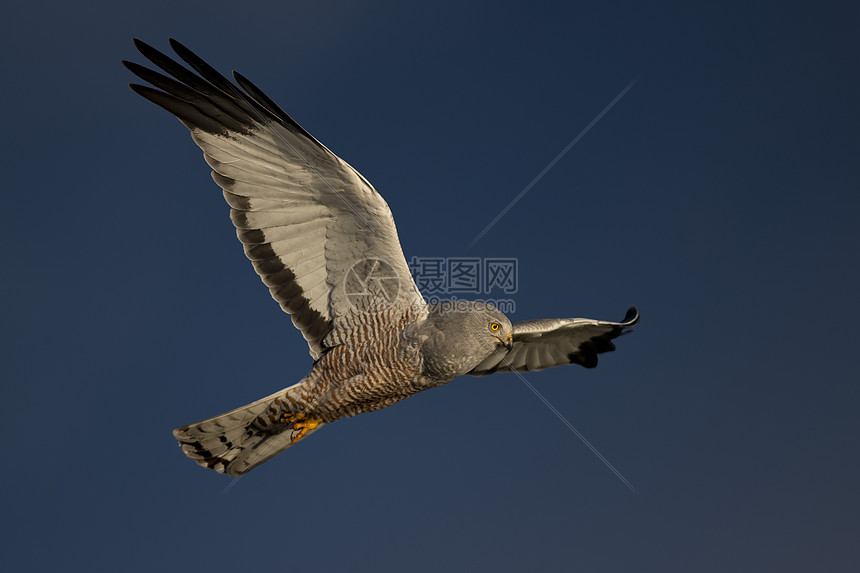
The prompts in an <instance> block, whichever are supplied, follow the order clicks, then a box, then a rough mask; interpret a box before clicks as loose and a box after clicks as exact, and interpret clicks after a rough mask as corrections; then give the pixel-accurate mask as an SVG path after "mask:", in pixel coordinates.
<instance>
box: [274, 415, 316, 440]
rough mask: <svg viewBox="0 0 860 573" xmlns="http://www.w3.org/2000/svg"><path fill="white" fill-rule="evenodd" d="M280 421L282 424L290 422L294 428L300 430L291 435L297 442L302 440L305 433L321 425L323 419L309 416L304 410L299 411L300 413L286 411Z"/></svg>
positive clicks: (291, 438)
mask: <svg viewBox="0 0 860 573" xmlns="http://www.w3.org/2000/svg"><path fill="white" fill-rule="evenodd" d="M280 422H281V423H282V424H290V426H291V427H292V429H293V430H298V433H297V434H294V435H292V436H291V437H290V441H291V442H292V443H294V444H295V443H296V442H298V441H299V440H301V439H302V438H303V437H304V436H305V434H307V433H308V432H310V431H311V430H313V429H315V428H316V427H317V426H319V425H320V424H321V423H322V419H321V418H309V417H308V416H307V414H305V413H304V412H299V413H298V414H287V413H284V414H281V419H280Z"/></svg>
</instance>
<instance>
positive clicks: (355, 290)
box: [123, 39, 423, 359]
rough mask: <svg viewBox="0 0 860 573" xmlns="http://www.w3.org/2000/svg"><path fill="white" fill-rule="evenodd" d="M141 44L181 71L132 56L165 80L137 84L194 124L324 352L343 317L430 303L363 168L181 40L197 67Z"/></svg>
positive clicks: (238, 218)
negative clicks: (374, 309) (372, 309)
mask: <svg viewBox="0 0 860 573" xmlns="http://www.w3.org/2000/svg"><path fill="white" fill-rule="evenodd" d="M134 42H135V45H136V46H137V48H138V50H140V52H141V54H143V55H144V56H145V57H146V58H147V59H149V60H150V61H151V62H152V63H154V64H155V65H156V66H158V67H159V68H161V69H162V70H163V71H164V72H166V73H167V74H169V75H170V76H172V77H168V76H167V75H164V74H162V73H159V72H156V71H153V70H150V69H148V68H145V67H143V66H140V65H138V64H135V63H133V62H127V61H123V64H125V66H126V67H127V68H128V69H130V70H131V71H132V72H133V73H134V74H136V75H137V76H138V77H140V78H141V79H143V80H144V81H146V82H149V83H150V84H152V85H153V86H155V87H156V88H158V89H153V88H151V87H148V86H142V85H137V84H130V87H131V89H132V90H134V91H135V92H136V93H138V94H140V95H141V96H143V97H145V98H146V99H148V100H150V101H152V102H153V103H156V104H158V105H159V106H161V107H163V108H164V109H166V110H167V111H169V112H170V113H172V114H174V115H175V116H176V117H177V118H179V120H180V121H181V122H182V123H183V124H185V126H186V127H188V129H190V130H191V136H192V138H193V139H194V141H195V143H197V145H198V146H200V148H201V149H202V150H203V154H204V157H205V159H206V162H207V163H208V164H209V165H210V166H211V167H212V169H213V171H212V178H213V179H215V182H216V183H218V185H219V186H221V188H222V189H223V190H224V197H225V198H226V199H227V203H229V205H230V207H231V208H232V209H231V211H230V217H231V219H232V220H233V224H234V225H235V226H236V232H237V234H238V236H239V240H240V241H242V243H243V245H244V247H245V254H246V255H247V256H248V258H249V259H251V262H252V263H253V265H254V268H255V269H256V271H257V273H258V274H259V275H260V277H261V278H262V279H263V282H264V283H265V284H266V286H268V287H269V291H270V292H271V294H272V297H273V298H274V299H275V300H276V301H277V302H278V303H280V305H281V308H283V309H284V311H286V312H287V313H288V314H290V315H291V317H292V320H293V324H295V325H296V327H297V328H299V330H301V332H302V334H303V335H304V337H305V339H306V340H307V341H308V345H309V346H310V353H311V356H313V357H314V359H317V358H319V357H320V356H321V355H322V353H323V352H324V351H325V350H326V348H325V343H324V341H323V339H324V338H325V336H326V334H327V333H328V332H329V331H331V330H332V328H334V327H336V326H337V321H338V318H339V317H342V316H344V315H346V314H349V313H350V312H352V311H356V310H357V311H361V310H365V309H367V307H370V306H375V307H378V306H379V305H384V306H386V307H388V306H401V307H407V306H411V305H416V304H419V305H420V304H423V299H422V298H421V295H420V293H419V291H418V288H417V287H416V286H415V283H414V282H413V280H412V276H411V275H410V273H409V268H408V266H407V264H406V260H405V258H404V256H403V252H402V250H401V248H400V241H399V239H398V237H397V230H396V228H395V226H394V218H393V217H392V216H391V210H390V209H389V208H388V205H387V204H386V202H385V200H384V199H383V198H382V197H381V196H380V195H379V193H377V192H376V190H375V189H374V188H373V186H372V185H371V184H370V183H369V182H368V181H367V180H366V179H365V178H364V177H362V176H361V174H359V173H358V172H357V171H356V170H355V169H353V168H352V167H350V166H349V165H348V164H347V163H346V162H345V161H343V160H342V159H340V158H339V157H337V156H336V155H335V154H333V153H332V152H331V151H329V150H328V149H327V148H326V147H325V146H324V145H322V144H321V143H320V142H319V141H317V140H316V139H314V137H313V136H311V135H310V134H309V133H308V132H307V131H305V130H304V129H303V128H302V127H301V126H300V125H299V124H297V123H296V122H295V121H293V119H292V118H291V117H290V116H288V115H287V114H286V113H285V112H284V111H283V110H282V109H281V108H279V107H278V106H277V105H276V104H275V103H274V102H273V101H272V100H271V99H269V98H268V97H267V96H266V95H265V94H264V93H263V92H262V91H260V90H259V89H258V88H257V87H256V86H254V84H252V83H251V82H250V81H248V80H247V79H245V78H244V77H242V76H241V75H240V74H238V73H236V72H234V73H233V77H234V78H235V80H236V82H237V83H238V84H239V86H241V89H240V88H239V87H237V86H236V85H235V84H233V83H232V82H231V81H229V80H228V79H227V78H225V77H224V76H222V75H221V74H220V73H218V72H217V71H216V70H215V69H213V68H212V67H211V66H209V65H208V64H206V62H204V61H203V60H201V59H200V58H199V57H197V56H196V55H195V54H194V53H192V52H191V51H190V50H189V49H188V48H186V47H185V46H183V45H182V44H180V43H179V42H177V41H175V40H173V39H171V40H170V45H171V46H172V47H173V49H174V51H175V52H176V53H177V54H178V55H179V57H180V58H181V59H182V60H184V61H185V62H186V63H187V64H188V65H189V66H191V68H193V70H194V72H192V71H191V70H189V69H187V68H186V67H184V66H182V65H180V64H179V63H177V62H175V61H174V60H172V59H171V58H169V57H168V56H166V55H164V54H162V53H161V52H159V51H158V50H156V49H155V48H152V47H151V46H149V45H147V44H145V43H144V42H141V41H139V40H135V41H134ZM195 72H196V73H195ZM243 90H244V91H243Z"/></svg>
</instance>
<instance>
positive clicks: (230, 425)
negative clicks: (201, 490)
mask: <svg viewBox="0 0 860 573" xmlns="http://www.w3.org/2000/svg"><path fill="white" fill-rule="evenodd" d="M302 384H303V382H299V384H296V385H295V386H290V387H289V388H285V389H283V390H281V391H280V392H276V393H274V394H272V395H271V396H267V397H266V398H263V399H261V400H257V401H256V402H253V403H251V404H248V405H246V406H242V407H241V408H237V409H235V410H233V411H231V412H227V413H226V414H221V415H220V416H215V417H214V418H209V419H208V420H203V421H202V422H197V423H196V424H190V425H188V426H182V427H180V428H176V429H175V430H173V436H174V437H175V438H176V439H177V440H179V445H180V446H181V447H182V451H183V452H184V453H185V455H186V456H188V457H189V458H191V459H192V460H194V461H195V462H197V463H198V464H199V465H201V466H203V467H204V468H209V469H211V470H215V471H216V472H218V473H223V474H227V475H231V476H240V475H242V474H244V473H246V472H248V471H250V470H251V469H253V468H255V467H257V466H258V465H260V464H262V463H263V462H265V461H266V460H269V459H270V458H273V457H274V456H276V455H278V454H279V453H281V452H283V451H284V450H286V449H287V448H289V447H290V446H292V445H293V444H294V443H296V442H298V441H299V440H302V439H304V438H306V437H307V436H308V435H310V434H311V433H313V432H315V431H316V430H318V429H319V428H320V427H321V426H322V425H323V423H322V422H321V421H319V420H312V419H306V417H305V415H304V414H303V413H302V412H296V413H292V414H286V413H284V412H289V410H290V408H287V400H285V397H286V396H287V394H288V393H289V392H290V390H292V389H298V387H299V386H300V385H302Z"/></svg>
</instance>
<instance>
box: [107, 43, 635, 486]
mask: <svg viewBox="0 0 860 573" xmlns="http://www.w3.org/2000/svg"><path fill="white" fill-rule="evenodd" d="M134 43H135V46H136V47H137V49H138V50H139V51H140V53H141V54H143V56H145V57H146V58H147V59H148V60H149V61H150V62H152V63H153V64H155V66H157V67H158V68H160V69H161V70H162V72H164V73H162V72H159V71H155V70H152V69H149V68H146V67H144V66H141V65H139V64H136V63H134V62H129V61H123V64H124V65H125V66H126V67H127V68H128V69H129V70H131V71H132V72H133V73H134V74H135V75H137V76H138V77H139V78H140V79H142V80H144V81H145V82H147V83H149V84H150V85H151V86H152V87H150V86H146V85H140V84H130V87H131V89H132V90H133V91H135V92H136V93H137V94H139V95H141V96H143V97H144V98H146V99H148V100H150V101H151V102H153V103H155V104H157V105H159V106H161V107H162V108H164V109H166V110H167V111H169V112H170V113H172V114H173V115H175V116H176V117H177V118H178V119H179V121H181V122H182V123H183V124H184V125H185V126H186V127H187V128H188V129H189V130H190V131H191V137H192V139H193V140H194V142H195V143H196V144H197V145H198V146H200V148H201V149H202V150H203V156H204V158H205V159H206V162H207V163H208V164H209V165H210V166H211V167H212V178H213V179H214V180H215V182H216V183H217V184H218V185H219V186H220V187H221V189H222V190H223V192H224V198H225V199H226V200H227V203H228V204H229V205H230V208H231V209H230V217H231V219H232V221H233V223H234V225H235V226H236V233H237V235H238V237H239V240H240V241H241V242H242V244H243V246H244V249H245V254H246V255H247V257H248V258H249V259H250V260H251V263H252V264H253V266H254V269H255V270H256V271H257V274H259V275H260V278H261V279H262V280H263V282H264V283H265V285H266V286H267V287H268V288H269V292H270V293H271V295H272V297H273V298H274V299H275V300H276V301H277V302H278V303H279V304H280V306H281V308H282V309H283V310H284V311H285V312H286V313H287V314H289V315H290V317H291V318H292V321H293V324H294V325H295V326H296V328H298V329H299V330H300V331H301V333H302V335H304V338H305V340H306V341H307V343H308V347H309V350H310V354H311V357H312V358H313V366H312V368H311V370H310V372H309V373H308V375H307V376H306V377H305V378H304V379H303V380H301V381H300V382H298V383H297V384H294V385H292V386H289V387H287V388H284V389H283V390H279V391H277V392H275V393H274V394H272V395H270V396H267V397H265V398H262V399H260V400H257V401H256V402H253V403H251V404H248V405H246V406H242V407H241V408H237V409H235V410H233V411H231V412H227V413H225V414H221V415H220V416H215V417H214V418H209V419H208V420H203V421H202V422H197V423H196V424H190V425H187V426H182V427H179V428H177V429H175V430H174V431H173V435H174V436H175V437H176V439H177V440H178V441H179V444H180V446H181V447H182V451H183V452H184V453H185V454H186V455H187V456H188V457H189V458H191V459H193V460H194V461H195V462H197V463H198V464H199V465H201V466H203V467H206V468H210V469H213V470H215V471H217V472H220V473H225V474H228V475H231V476H239V475H242V474H244V473H246V472H248V471H250V470H251V469H253V468H255V467H257V466H258V465H260V464H262V463H263V462H265V461H267V460H269V459H271V458H272V457H274V456H276V455H277V454H279V453H281V452H282V451H284V450H285V449H287V448H289V447H290V446H291V445H293V444H295V443H296V442H298V441H300V440H302V439H304V438H306V437H308V436H309V435H310V434H311V433H313V432H315V431H317V430H319V429H320V428H321V427H322V426H323V425H325V424H329V423H331V422H334V421H336V420H339V419H341V418H345V417H350V416H355V415H356V414H361V413H364V412H372V411H374V410H379V409H381V408H385V407H387V406H390V405H392V404H394V403H396V402H399V401H401V400H403V399H405V398H408V397H410V396H412V395H414V394H417V393H418V392H421V391H423V390H427V389H429V388H435V387H437V386H441V385H443V384H447V383H448V382H450V381H451V380H453V379H454V378H456V377H458V376H462V375H465V374H471V375H473V376H482V375H486V374H491V373H493V372H510V371H516V372H523V371H530V370H542V369H544V368H549V367H552V366H559V365H562V364H579V365H580V366H584V367H586V368H593V367H595V366H596V365H597V355H598V354H601V353H603V352H609V351H612V350H615V346H614V344H613V342H612V339H614V338H616V337H618V336H620V335H622V334H625V333H627V332H630V330H629V329H630V327H632V326H634V325H635V324H636V323H637V322H638V320H639V313H638V312H637V310H636V308H635V307H631V308H630V309H629V310H628V311H627V314H626V316H625V317H624V319H623V320H622V321H621V322H607V321H600V320H591V319H584V318H568V319H558V318H556V319H545V320H528V321H524V322H517V323H514V324H511V321H510V320H508V318H507V317H506V316H505V315H504V314H503V313H501V312H500V311H499V310H498V309H497V308H496V307H494V306H493V305H491V304H489V303H481V302H469V301H463V300H455V301H447V302H439V303H432V304H428V303H426V302H425V300H424V298H423V297H422V296H421V293H420V292H419V290H418V287H417V286H416V284H415V282H414V281H413V279H412V276H411V274H410V272H409V268H408V266H407V264H406V259H405V257H404V255H403V252H402V250H401V247H400V240H399V239H398V237H397V230H396V228H395V226H394V218H393V217H392V215H391V210H390V209H389V208H388V204H387V203H386V202H385V200H384V199H383V198H382V196H381V195H380V194H379V193H377V191H376V189H374V188H373V186H372V185H371V184H370V182H368V181H367V179H365V178H364V177H363V176H362V175H361V174H360V173H359V172H358V171H356V170H355V169H353V168H352V167H351V166H350V165H348V164H347V163H346V162H345V161H343V160H342V159H341V158H339V157H338V156H336V155H335V154H334V153H332V152H331V151H329V150H328V148H327V147H325V146H324V145H323V144H322V143H320V142H319V141H317V140H316V139H315V138H314V137H313V136H312V135H311V134H310V133H308V132H307V131H305V130H304V129H303V128H302V127H301V126H300V125H299V124H298V123H296V122H295V121H294V120H293V119H292V118H291V117H290V116H289V115H287V114H286V113H285V112H284V111H283V110H282V109H281V108H280V107H278V105H277V104H275V103H274V102H273V101H272V100H271V99H269V97H268V96H267V95H266V94H264V93H263V92H262V91H261V90H260V89H259V88H257V87H256V86H255V85H254V84H252V83H251V82H250V81H248V80H247V79H246V78H245V77H244V76H242V75H241V74H239V73H237V72H233V78H234V80H235V83H233V82H231V81H230V80H228V79H227V78H225V77H224V76H223V75H221V74H220V73H218V72H217V71H216V70H215V69H214V68H212V67H211V66H210V65H209V64H207V63H206V62H204V61H203V60H202V59H200V58H199V57H198V56H197V55H195V54H194V53H193V52H191V50H189V49H188V48H186V47H185V46H183V45H182V44H180V43H179V42H177V41H175V40H173V39H171V40H170V45H171V47H172V48H173V50H174V51H175V52H176V54H177V55H178V56H179V58H180V59H181V60H183V61H184V62H185V63H186V64H187V65H188V66H190V69H189V68H188V67H185V66H183V65H182V64H180V63H178V62H177V61H175V60H173V59H171V58H170V57H169V56H166V55H165V54H163V53H162V52H160V51H158V50H156V49H155V48H153V47H151V46H149V45H147V44H146V43H144V42H142V41H140V40H137V39H135V40H134ZM237 84H238V85H237Z"/></svg>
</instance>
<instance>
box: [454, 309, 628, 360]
mask: <svg viewBox="0 0 860 573" xmlns="http://www.w3.org/2000/svg"><path fill="white" fill-rule="evenodd" d="M637 322H639V311H637V310H636V307H634V306H631V307H630V309H629V310H628V311H627V315H626V316H625V317H624V320H623V321H621V322H606V321H602V320H591V319H588V318H548V319H541V320H526V321H524V322H517V323H514V325H513V326H514V332H513V346H512V347H511V350H507V349H505V348H500V349H499V350H497V351H496V352H494V353H493V354H491V355H490V356H489V357H488V358H487V359H486V360H484V361H483V362H481V364H479V365H478V366H477V367H475V369H474V370H472V371H471V372H470V374H472V375H473V376H484V375H487V374H492V373H493V372H510V371H512V370H515V371H517V372H525V371H527V370H543V369H544V368H551V367H553V366H561V365H562V364H579V365H580V366H585V367H586V368H594V367H595V366H597V355H598V354H602V353H604V352H612V351H613V350H615V345H614V344H613V343H612V339H613V338H617V337H619V336H621V335H622V334H627V333H628V332H631V331H630V330H628V329H629V328H631V327H632V326H634V325H635V324H636V323H637Z"/></svg>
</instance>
